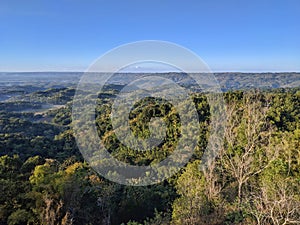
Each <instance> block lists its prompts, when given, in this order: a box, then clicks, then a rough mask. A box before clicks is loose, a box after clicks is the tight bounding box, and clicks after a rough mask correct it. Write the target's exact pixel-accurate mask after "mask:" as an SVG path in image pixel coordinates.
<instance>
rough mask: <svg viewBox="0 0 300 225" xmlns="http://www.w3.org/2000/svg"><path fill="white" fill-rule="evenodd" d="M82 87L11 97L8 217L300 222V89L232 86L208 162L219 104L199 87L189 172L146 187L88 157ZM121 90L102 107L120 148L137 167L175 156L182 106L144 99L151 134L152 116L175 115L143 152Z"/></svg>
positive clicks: (1, 202)
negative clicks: (76, 117)
mask: <svg viewBox="0 0 300 225" xmlns="http://www.w3.org/2000/svg"><path fill="white" fill-rule="evenodd" d="M112 87H113V86H112ZM74 92H75V91H74V89H70V88H65V87H63V88H54V89H53V88H52V89H47V90H39V91H36V92H32V93H27V95H26V96H25V97H24V98H23V99H20V98H16V99H15V101H12V100H11V101H9V102H2V103H1V108H0V155H1V157H0V188H1V189H0V190H1V192H0V224H3V225H4V224H10V225H13V224H14V225H17V224H53V225H54V224H62V225H67V224H78V225H82V224H103V225H109V224H112V225H117V224H127V225H138V224H144V225H150V224H152V225H154V224H155V225H156V224H178V225H182V224H186V225H190V224H199V225H202V224H203V225H204V224H210V225H223V224H228V225H229V224H241V225H251V224H253V225H254V224H261V225H267V224H273V225H277V224H300V189H299V187H300V118H299V117H300V89H299V88H286V89H280V88H277V89H265V90H253V89H249V90H247V91H246V90H245V91H242V90H235V91H228V92H225V93H224V94H223V96H224V99H225V102H226V115H227V121H224V123H225V124H226V125H225V131H224V144H223V146H222V149H221V150H220V153H219V154H218V156H217V158H216V159H215V160H214V161H213V162H210V163H209V165H208V167H207V168H205V169H204V170H202V169H201V168H200V167H199V165H200V164H201V160H202V156H203V153H204V151H205V149H206V147H207V142H208V138H209V129H210V128H209V125H210V109H209V104H208V101H207V98H206V96H205V95H204V94H202V93H192V94H191V97H192V99H193V102H194V103H195V106H196V109H197V113H198V115H199V127H200V131H201V133H200V135H199V137H198V140H199V141H198V144H197V146H196V149H195V152H194V155H193V157H192V159H191V160H190V162H189V163H188V164H187V165H186V167H184V168H183V169H181V171H180V172H178V173H176V174H175V175H174V176H172V177H171V178H169V179H168V180H165V181H163V182H161V183H159V184H156V185H151V186H146V187H134V186H124V185H120V184H116V183H113V182H111V181H108V180H106V179H104V178H103V177H101V176H100V175H98V174H97V173H96V172H95V171H94V170H93V169H92V168H91V167H90V166H89V164H88V163H87V162H86V161H85V160H84V159H83V157H82V156H81V153H80V152H79V150H78V148H77V145H76V142H75V138H74V134H73V130H72V118H71V111H72V96H73V95H74ZM115 94H116V90H113V89H109V90H107V92H105V93H102V94H101V95H99V99H98V100H99V101H98V105H97V107H96V115H97V116H96V125H97V128H98V133H99V136H100V137H101V140H102V142H103V143H104V145H105V146H106V148H107V149H108V150H109V151H110V152H111V154H112V155H113V156H114V157H116V158H117V159H118V160H121V161H123V162H126V163H128V164H131V165H151V164H152V163H156V162H158V161H161V160H163V159H164V158H165V157H167V156H168V155H169V154H171V153H172V152H173V151H174V147H176V145H177V143H178V139H179V138H180V126H181V125H180V118H179V116H178V114H177V112H176V109H174V107H172V105H170V104H169V103H168V102H166V101H162V100H160V99H151V98H148V99H145V100H143V101H141V102H139V103H138V104H136V105H135V108H134V109H133V110H132V111H131V114H130V125H131V129H132V131H133V133H134V134H135V135H136V136H138V137H145V136H147V135H148V134H149V127H148V126H147V124H148V122H149V121H150V119H151V118H152V117H162V118H164V119H165V120H166V121H169V122H168V123H167V125H168V135H167V137H166V139H165V140H164V142H163V143H161V144H160V145H159V147H157V148H155V149H153V150H151V151H146V152H142V153H139V154H135V152H134V151H133V150H132V149H129V148H126V147H125V146H123V145H122V144H121V143H120V142H119V141H118V139H117V137H116V135H115V134H114V132H113V130H112V126H111V123H110V120H109V118H110V113H111V110H110V109H111V105H112V103H113V100H114V97H115ZM41 102H46V103H47V104H48V105H50V106H49V107H45V106H44V107H43V106H42V105H41V104H40V103H41ZM29 105H30V106H29ZM29 108H30V110H28V109H29Z"/></svg>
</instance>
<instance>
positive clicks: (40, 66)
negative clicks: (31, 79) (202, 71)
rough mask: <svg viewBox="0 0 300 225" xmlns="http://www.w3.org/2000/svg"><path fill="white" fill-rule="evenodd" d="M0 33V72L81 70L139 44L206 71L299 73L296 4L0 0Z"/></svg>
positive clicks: (299, 11) (299, 7) (299, 4)
mask: <svg viewBox="0 0 300 225" xmlns="http://www.w3.org/2000/svg"><path fill="white" fill-rule="evenodd" d="M0 32H1V33H0V71H78V70H85V69H86V68H87V67H88V66H89V65H90V64H91V63H92V62H93V61H94V60H95V59H96V58H98V57H99V56H101V55H102V54H104V53H105V52H106V51H108V50H110V49H112V48H115V47H117V46H118V45H122V44H126V43H128V42H134V41H140V40H164V41H170V42H174V43H177V44H179V45H182V46H184V47H187V48H189V49H190V50H192V51H194V52H195V53H196V54H198V55H199V56H200V57H201V58H202V59H203V60H204V61H205V62H206V63H207V64H208V65H209V66H210V67H211V69H212V70H213V71H300V1H299V0H252V1H243V0H207V1H201V0H159V1H158V0H60V1H54V0H26V1H24V0H1V1H0Z"/></svg>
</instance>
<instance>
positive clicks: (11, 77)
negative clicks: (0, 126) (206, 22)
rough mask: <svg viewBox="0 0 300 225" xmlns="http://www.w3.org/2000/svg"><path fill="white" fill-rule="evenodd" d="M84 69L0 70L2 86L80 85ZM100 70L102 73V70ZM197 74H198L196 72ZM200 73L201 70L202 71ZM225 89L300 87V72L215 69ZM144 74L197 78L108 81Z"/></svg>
mask: <svg viewBox="0 0 300 225" xmlns="http://www.w3.org/2000/svg"><path fill="white" fill-rule="evenodd" d="M83 74H84V73H83V72H0V88H1V87H2V89H3V87H8V86H10V87H12V86H24V85H32V86H47V88H51V87H73V88H74V87H76V86H77V84H78V82H79V81H80V78H81V77H82V75H83ZM99 74H100V73H99ZM194 75H197V74H194ZM199 75H200V74H199ZM214 75H215V77H216V79H217V81H218V82H219V83H220V87H221V88H222V90H223V91H228V90H237V89H251V88H269V89H272V88H295V87H300V73H298V72H280V73H239V72H226V73H214ZM144 76H163V77H165V78H167V79H172V80H173V81H174V82H176V83H179V84H180V83H181V84H186V85H189V84H191V82H193V81H192V80H191V79H190V78H189V77H188V76H186V75H185V76H184V74H183V73H176V72H169V73H116V74H115V75H114V76H113V78H112V79H110V80H109V81H108V84H117V85H125V84H127V83H128V79H129V80H134V79H137V78H139V77H144Z"/></svg>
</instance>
